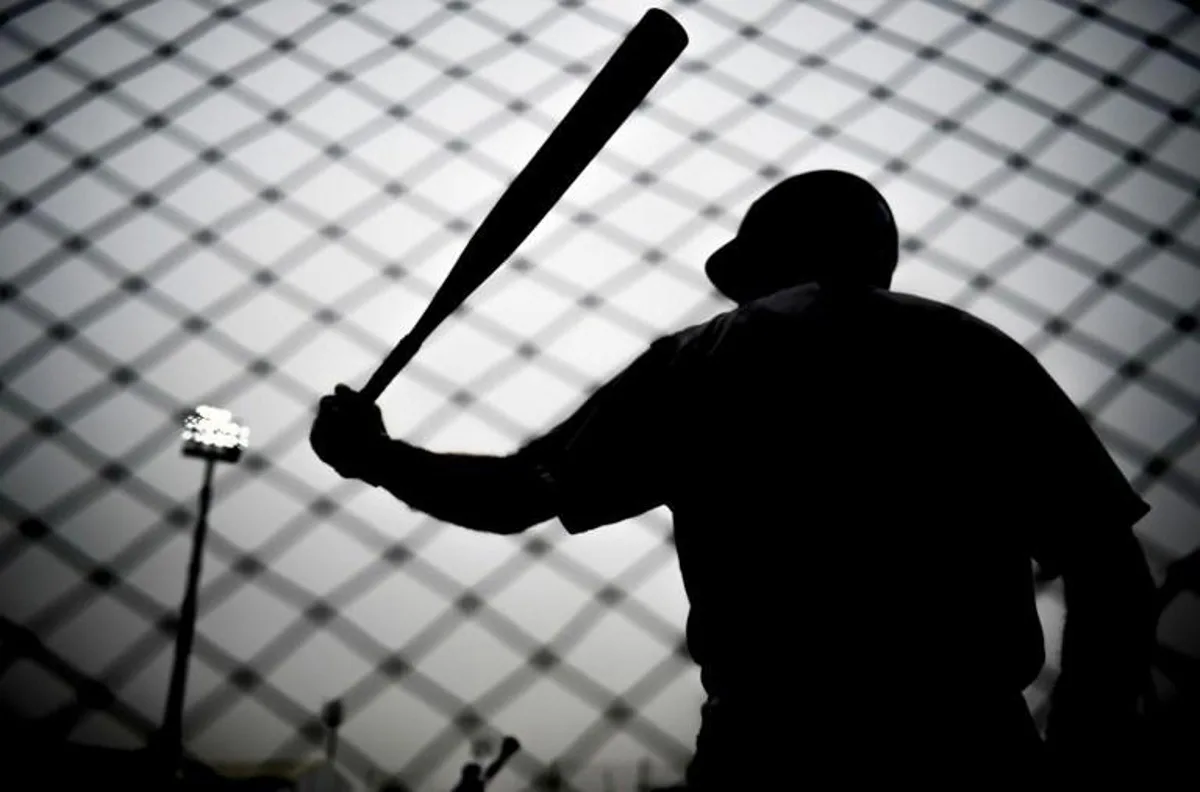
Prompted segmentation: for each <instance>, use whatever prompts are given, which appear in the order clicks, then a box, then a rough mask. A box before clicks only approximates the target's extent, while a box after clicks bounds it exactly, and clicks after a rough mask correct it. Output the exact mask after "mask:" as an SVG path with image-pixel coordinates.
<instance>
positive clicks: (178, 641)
mask: <svg viewBox="0 0 1200 792" xmlns="http://www.w3.org/2000/svg"><path fill="white" fill-rule="evenodd" d="M184 427H185V431H184V435H183V455H184V456H188V457H197V458H199V459H202V460H204V480H203V484H202V485H201V487H200V506H199V513H198V515H197V517H196V528H195V532H194V534H193V538H192V555H191V559H190V560H189V561H188V571H187V583H186V585H185V587H184V594H183V604H182V605H180V607H179V619H178V622H177V624H176V627H175V658H174V662H173V663H172V666H171V681H170V686H169V687H168V690H167V704H166V708H165V711H164V713H163V722H162V726H161V728H160V729H159V733H158V735H157V740H156V745H155V746H154V747H155V749H156V750H155V754H156V759H157V761H158V762H159V763H160V764H159V768H160V769H161V771H162V772H163V775H164V776H165V778H163V779H162V780H163V781H165V782H166V787H167V788H169V787H170V786H171V785H172V783H171V782H173V781H174V780H175V779H176V778H177V777H178V776H179V772H180V770H182V764H183V705H184V700H185V698H186V691H187V673H188V661H189V660H190V658H191V655H192V644H193V643H194V642H195V638H196V616H197V611H198V600H199V589H200V570H201V566H202V564H203V560H204V540H205V539H206V538H207V536H208V512H209V508H210V507H211V505H212V491H213V473H214V471H215V470H216V467H217V463H218V462H229V463H234V462H237V461H238V460H239V459H241V456H242V451H243V450H244V449H245V447H246V440H247V438H248V436H249V430H248V429H246V428H245V427H244V426H239V425H238V424H237V423H235V422H234V420H233V416H232V414H230V413H229V412H227V411H225V410H219V409H216V408H214V407H207V406H201V407H197V408H196V411H195V412H194V413H192V415H190V416H189V417H188V418H187V420H186V421H185V423H184Z"/></svg>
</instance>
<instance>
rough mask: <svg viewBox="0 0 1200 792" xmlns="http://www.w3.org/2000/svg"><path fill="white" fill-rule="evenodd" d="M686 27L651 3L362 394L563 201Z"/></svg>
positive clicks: (369, 393)
mask: <svg viewBox="0 0 1200 792" xmlns="http://www.w3.org/2000/svg"><path fill="white" fill-rule="evenodd" d="M687 42H688V37H687V33H686V32H685V31H684V29H683V27H682V26H681V25H680V24H679V23H678V22H676V21H675V20H674V18H672V17H671V15H670V14H668V13H667V12H665V11H662V10H660V9H657V8H655V9H651V10H649V11H647V12H646V13H645V15H643V16H642V19H641V21H639V22H638V24H637V25H635V26H634V28H633V29H632V30H631V31H630V32H629V34H628V35H627V36H626V37H625V39H624V41H622V42H621V45H620V46H619V47H618V48H617V50H616V52H614V53H613V55H612V57H610V58H609V59H608V62H607V63H605V64H604V67H603V68H602V69H601V70H600V71H599V72H598V73H597V74H596V76H595V77H594V78H593V79H592V81H591V83H590V84H589V85H588V87H587V89H586V90H584V92H583V95H582V96H580V97H579V99H578V100H576V102H575V104H574V105H573V106H572V107H571V109H570V110H569V111H568V112H567V115H566V116H565V117H564V118H563V119H562V121H560V122H559V124H558V126H556V127H555V128H554V131H552V132H551V133H550V136H549V137H548V138H546V141H545V142H544V143H543V144H542V146H541V148H540V149H538V151H537V153H536V154H534V156H533V159H531V160H530V161H529V164H528V165H526V166H525V168H524V169H522V171H521V172H520V173H518V174H517V176H516V178H514V179H513V181H512V183H511V184H509V186H508V188H507V189H506V190H505V191H504V193H503V195H501V196H500V199H499V200H498V201H497V202H496V205H495V207H493V208H492V211H491V212H490V213H488V216H487V217H486V218H485V219H484V221H483V222H482V223H481V224H480V226H479V228H478V229H477V230H476V231H475V233H474V234H473V235H472V237H471V239H470V240H469V241H468V242H467V246H466V248H465V249H464V250H463V252H462V254H461V255H460V256H459V258H458V261H456V262H455V263H454V266H453V267H452V268H451V269H450V273H449V274H448V275H447V276H446V280H445V282H444V283H442V285H441V286H440V287H439V288H438V290H437V292H436V293H435V294H434V295H433V298H432V299H431V300H430V302H429V306H428V307H427V308H426V309H425V312H424V313H423V314H422V315H421V318H420V319H419V320H418V321H417V324H416V326H415V327H414V328H413V330H412V332H410V333H409V334H408V335H407V336H405V337H404V338H403V339H402V340H401V341H400V343H399V344H397V346H396V348H395V349H393V350H392V352H391V354H389V355H388V356H387V358H386V359H385V360H384V361H383V363H382V365H380V367H379V369H378V370H377V371H376V372H375V374H373V375H372V376H371V379H370V381H369V382H368V383H367V385H366V387H364V388H363V390H362V393H363V395H365V396H366V397H367V398H369V399H371V400H372V401H374V400H376V399H377V398H378V397H379V396H380V394H382V393H383V391H384V389H385V388H386V387H387V386H388V384H389V383H390V382H391V381H392V379H393V378H395V376H396V375H397V374H399V373H400V371H401V369H403V368H404V366H406V365H408V363H409V361H410V360H412V358H413V356H415V355H416V353H417V351H418V350H419V349H420V347H421V344H422V343H424V341H425V339H426V338H428V336H429V335H430V333H432V332H433V331H434V330H435V329H436V328H437V326H438V325H439V324H441V322H442V321H443V320H444V319H445V318H446V317H448V316H449V315H450V314H452V313H454V310H455V309H456V308H457V307H458V306H459V305H461V304H462V303H463V302H464V301H465V300H466V299H467V298H468V297H469V296H470V295H471V293H472V292H474V291H475V289H477V288H478V287H479V286H480V284H482V283H483V282H484V281H485V280H487V278H488V277H490V276H491V275H492V273H494V272H495V271H496V270H497V269H499V268H500V266H501V265H503V264H504V262H505V261H507V260H508V258H509V257H510V256H511V255H512V254H513V253H514V252H516V249H517V247H518V246H519V245H520V244H521V243H522V242H524V241H525V239H526V238H527V237H528V236H529V235H530V234H531V233H532V232H533V230H534V229H535V228H536V227H537V226H538V224H539V223H541V221H542V219H543V218H545V216H546V215H547V214H548V213H549V212H550V210H551V209H552V208H554V205H555V204H556V203H558V201H559V199H560V198H562V196H563V194H564V193H565V192H566V191H567V189H568V188H569V187H570V186H571V185H572V184H573V183H574V182H575V180H576V179H577V178H578V177H579V175H580V174H581V173H582V172H583V170H584V168H586V167H587V166H588V163H590V162H591V161H592V160H593V159H594V158H595V157H596V155H597V154H599V153H600V150H601V149H602V148H604V145H605V144H606V143H607V142H608V140H609V138H611V137H612V136H613V134H614V133H615V132H616V131H617V130H618V129H619V128H620V127H621V125H622V124H623V123H624V122H625V120H626V119H627V118H629V116H630V115H632V114H633V112H634V111H635V110H636V109H637V107H638V105H640V104H641V103H642V101H643V100H644V99H645V98H646V95H647V94H649V93H650V89H652V88H653V87H654V85H655V84H656V83H657V82H658V81H659V79H660V78H661V77H662V76H663V74H665V73H666V71H667V69H668V68H669V67H670V66H671V64H672V63H674V62H675V59H676V58H678V57H679V54H680V53H681V52H683V49H684V47H686V46H687Z"/></svg>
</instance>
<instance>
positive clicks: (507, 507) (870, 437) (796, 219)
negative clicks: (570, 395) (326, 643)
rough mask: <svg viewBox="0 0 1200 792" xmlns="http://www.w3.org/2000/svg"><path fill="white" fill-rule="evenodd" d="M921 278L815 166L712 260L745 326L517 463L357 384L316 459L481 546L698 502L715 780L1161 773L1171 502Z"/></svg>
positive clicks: (759, 205) (321, 428)
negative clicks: (1156, 627)
mask: <svg viewBox="0 0 1200 792" xmlns="http://www.w3.org/2000/svg"><path fill="white" fill-rule="evenodd" d="M896 263H897V235H896V228H895V224H894V222H893V220H892V216H891V212H890V210H889V209H888V207H887V205H886V203H885V202H884V200H883V199H882V197H881V196H879V194H878V193H877V192H876V191H875V190H874V189H873V188H872V187H871V186H870V185H868V184H867V183H865V182H863V181H861V180H859V179H857V178H855V177H852V176H850V175H848V174H840V173H836V172H828V171H826V172H817V173H810V174H804V175H801V176H798V177H793V178H791V179H789V180H786V181H785V182H783V183H782V184H780V185H779V186H777V187H776V188H774V189H773V190H771V191H770V192H768V193H767V195H765V196H764V197H763V198H761V199H760V200H759V201H757V202H756V203H755V205H754V206H753V207H752V208H751V209H750V211H749V212H748V214H747V216H746V217H745V219H744V221H743V223H742V225H741V228H740V229H739V232H738V235H737V237H736V238H735V239H734V240H733V242H731V243H730V244H729V245H727V246H726V247H724V248H722V249H721V250H720V251H718V252H717V253H716V254H714V256H713V257H712V258H711V259H710V261H709V264H708V273H709V276H710V278H711V279H712V280H713V282H714V284H715V285H716V286H717V287H718V288H719V289H721V290H722V291H723V292H724V293H725V294H726V295H728V296H729V297H731V298H732V299H734V300H735V301H736V302H737V303H738V307H737V308H736V309H735V310H732V311H729V312H727V313H724V314H722V315H720V316H717V317H716V318H714V319H712V320H711V321H708V322H705V323H703V324H701V325H698V326H695V327H691V328H688V329H685V330H683V331H681V332H678V333H674V334H671V335H668V336H666V337H663V338H661V339H659V340H657V341H655V342H654V343H653V344H652V345H651V346H650V347H649V349H648V350H646V351H645V353H643V354H642V355H641V356H639V357H638V358H637V359H636V360H635V361H633V362H632V363H631V364H630V365H629V366H628V367H627V368H626V369H625V370H624V371H622V372H621V373H620V374H619V375H618V376H616V377H615V378H614V379H613V380H611V381H610V382H608V383H607V384H606V385H605V386H604V387H602V388H601V389H599V390H598V391H597V392H596V393H595V394H594V395H592V396H591V397H590V398H588V399H587V401H586V402H585V403H584V404H583V405H582V406H581V407H580V408H579V409H578V411H577V412H576V413H575V414H574V415H572V416H571V417H570V418H569V419H567V420H566V421H565V422H563V423H562V424H561V425H559V426H557V427H555V428H553V429H552V430H550V431H549V432H547V433H546V434H545V435H543V436H541V437H538V438H536V439H534V440H532V441H531V442H529V443H527V444H526V445H525V446H524V447H522V448H520V449H519V450H517V451H516V452H514V453H512V454H510V455H507V456H497V457H486V456H472V455H465V454H439V453H432V452H429V451H426V450H424V449H421V448H418V447H415V446H413V445H410V444H408V443H405V442H404V441H402V440H399V439H393V438H391V437H389V436H388V435H387V433H386V430H385V428H384V424H383V422H382V418H381V416H380V414H379V411H378V409H377V408H376V407H375V406H374V405H373V404H370V403H369V402H368V401H367V400H365V399H363V398H361V397H359V396H358V395H357V394H356V393H355V392H354V391H352V390H350V389H349V388H346V387H344V386H339V387H338V388H337V389H336V391H335V393H333V394H331V395H330V396H328V397H326V398H325V399H323V400H322V402H321V405H320V408H319V411H318V415H317V419H316V421H315V423H314V425H313V429H312V436H311V441H312V445H313V448H314V449H315V451H316V452H317V454H318V455H319V456H320V457H321V458H322V459H323V460H325V461H326V462H327V463H328V464H329V465H331V466H332V467H333V468H334V469H336V470H337V471H338V472H339V473H340V474H341V475H343V476H346V477H349V478H356V479H361V480H363V481H365V482H367V483H370V484H372V485H375V486H379V487H384V488H386V489H387V490H388V491H389V492H391V493H392V494H394V495H395V496H396V497H397V498H398V499H400V500H402V501H403V502H405V503H407V504H408V505H409V506H410V507H412V508H414V509H417V510H420V511H422V512H425V513H428V514H430V515H432V516H434V517H437V518H439V519H441V520H444V521H446V522H449V523H454V524H456V525H459V526H463V527H466V528H469V529H473V530H479V531H486V532H491V533H500V534H514V533H518V532H520V531H523V530H525V529H526V528H529V527H531V526H533V525H537V524H539V523H542V522H544V521H546V520H549V519H552V518H557V519H558V520H559V521H561V523H562V525H563V526H564V527H565V528H566V530H567V531H568V532H570V533H572V534H577V533H582V532H584V531H588V530H592V529H595V528H599V527H601V526H604V525H609V524H612V523H615V522H618V521H621V520H624V519H627V518H631V517H634V516H637V515H639V514H641V513H643V512H645V511H647V510H650V509H653V508H656V507H659V506H667V507H669V508H670V510H671V512H672V514H673V517H674V521H675V543H676V546H677V549H678V554H679V563H680V568H681V571H682V574H683V581H684V585H685V588H686V591H687V595H688V599H689V602H690V606H691V610H690V615H689V619H688V624H687V637H688V645H689V649H690V651H691V654H692V656H693V658H694V659H695V661H696V662H697V663H698V664H699V666H700V669H701V678H702V681H703V685H704V688H705V690H706V692H707V693H708V695H709V701H708V703H707V705H706V706H705V707H704V711H703V725H702V728H701V731H700V733H699V735H698V737H697V741H696V755H695V758H694V760H693V762H692V764H691V767H690V769H689V771H688V777H687V783H688V786H689V788H690V789H694V790H732V789H742V790H753V789H758V788H761V789H776V788H777V789H785V788H786V789H794V788H797V787H798V785H800V784H802V783H803V781H804V779H810V780H811V779H817V778H822V777H825V775H828V774H832V775H831V777H833V778H836V779H838V783H839V785H843V784H850V783H853V782H855V781H860V780H880V779H883V780H889V781H897V782H900V781H916V782H921V783H926V784H928V783H931V782H932V783H938V784H944V785H947V786H955V787H958V788H973V787H975V786H976V785H979V784H988V785H992V784H1003V783H1006V782H1009V781H1011V782H1014V783H1015V782H1018V781H1021V780H1027V779H1029V778H1030V777H1031V775H1032V774H1037V775H1038V776H1039V777H1046V774H1048V773H1051V772H1053V773H1057V774H1058V777H1059V778H1063V777H1064V776H1067V775H1070V776H1077V775H1084V774H1096V775H1102V776H1103V777H1105V778H1108V779H1113V778H1115V777H1116V774H1118V773H1125V772H1132V769H1133V767H1134V764H1135V758H1134V757H1135V750H1134V744H1135V740H1134V723H1135V721H1136V706H1137V703H1136V702H1137V699H1138V696H1139V694H1140V693H1141V692H1142V690H1144V683H1145V678H1146V673H1147V669H1148V663H1149V656H1150V651H1151V646H1152V639H1153V626H1152V625H1153V620H1152V618H1151V616H1150V613H1151V608H1152V605H1153V603H1152V594H1153V584H1152V580H1151V578H1150V575H1149V572H1148V569H1147V566H1146V562H1145V558H1144V556H1143V554H1142V552H1141V550H1140V547H1139V545H1138V544H1137V541H1136V539H1135V536H1134V533H1133V531H1132V526H1133V525H1134V524H1135V523H1136V522H1137V521H1138V520H1139V519H1141V518H1142V517H1143V516H1144V515H1145V514H1146V513H1147V511H1148V507H1147V505H1146V504H1145V503H1144V502H1143V501H1142V500H1141V499H1140V498H1139V497H1138V496H1137V494H1136V493H1135V492H1134V491H1133V490H1132V489H1131V487H1130V486H1129V484H1128V482H1127V481H1126V480H1125V479H1124V477H1123V476H1122V474H1121V472H1120V471H1119V469H1118V468H1117V467H1116V465H1115V464H1114V463H1113V461H1112V459H1111V458H1110V457H1109V455H1108V454H1107V452H1106V451H1105V449H1104V447H1103V445H1102V444H1101V443H1100V441H1099V440H1098V439H1097V437H1096V435H1095V434H1094V433H1093V431H1092V430H1091V428H1090V426H1089V424H1088V423H1087V421H1086V420H1085V419H1084V417H1083V416H1082V415H1081V414H1080V412H1079V411H1078V410H1077V409H1076V408H1075V406H1074V405H1073V404H1072V402H1071V401H1070V399H1069V398H1068V397H1067V396H1066V395H1065V394H1064V393H1063V391H1062V390H1061V389H1060V388H1059V387H1058V386H1057V385H1056V384H1055V382H1054V381H1053V379H1052V378H1051V377H1050V376H1049V375H1048V374H1047V372H1046V371H1045V370H1044V369H1043V368H1042V367H1041V366H1040V365H1039V363H1038V361H1037V360H1036V359H1035V358H1034V357H1033V356H1032V355H1031V354H1029V353H1028V352H1027V351H1026V350H1025V349H1023V348H1022V347H1021V346H1020V345H1019V344H1017V343H1016V342H1014V341H1013V340H1011V339H1010V338H1008V337H1007V336H1005V335H1004V334H1003V333H1001V332H1000V331H998V330H997V329H995V328H994V327H992V326H990V325H988V324H986V323H984V322H982V321H979V320H977V319H975V318H973V317H971V316H970V315H968V314H966V313H964V312H962V311H959V310H957V309H955V308H953V307H950V306H947V305H942V304H939V303H936V302H933V301H930V300H926V299H921V298H918V297H914V296H911V295H905V294H899V293H896V292H892V291H891V290H890V289H889V286H890V283H891V278H892V273H893V271H894V268H895V266H896ZM1034 562H1036V563H1037V564H1038V565H1040V567H1041V568H1042V570H1043V572H1044V573H1046V574H1049V575H1051V576H1061V577H1062V579H1063V581H1064V585H1065V594H1066V598H1067V605H1068V609H1069V613H1070V616H1069V618H1068V623H1067V627H1066V634H1065V638H1064V648H1063V656H1062V667H1063V673H1062V675H1061V677H1060V680H1059V682H1058V684H1057V686H1056V688H1055V691H1054V707H1053V716H1052V719H1051V722H1050V724H1049V728H1048V734H1047V738H1046V740H1045V741H1043V739H1042V737H1041V736H1040V735H1039V733H1038V730H1037V729H1036V728H1035V726H1034V723H1033V721H1032V718H1031V716H1030V713H1029V710H1028V708H1027V707H1026V705H1025V702H1024V700H1023V698H1022V690H1023V689H1024V688H1025V687H1027V686H1028V685H1029V684H1030V683H1031V682H1032V681H1033V680H1034V679H1035V677H1036V676H1037V675H1038V673H1039V672H1040V670H1041V669H1042V667H1043V664H1044V662H1045V660H1046V658H1045V656H1044V650H1043V635H1042V631H1041V626H1040V622H1039V618H1038V614H1037V611H1036V609H1035V603H1034V588H1033V579H1032V568H1033V563H1034ZM398 607H402V605H398Z"/></svg>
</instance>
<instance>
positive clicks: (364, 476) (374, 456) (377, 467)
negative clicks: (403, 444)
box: [355, 434, 394, 487]
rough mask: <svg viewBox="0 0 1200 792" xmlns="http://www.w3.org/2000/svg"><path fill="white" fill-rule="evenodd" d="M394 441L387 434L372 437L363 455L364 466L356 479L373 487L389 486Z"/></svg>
mask: <svg viewBox="0 0 1200 792" xmlns="http://www.w3.org/2000/svg"><path fill="white" fill-rule="evenodd" d="M393 446H394V441H393V440H392V438H390V437H389V436H388V435H386V434H379V435H378V436H375V437H372V438H371V440H370V442H368V443H367V444H366V448H365V449H364V452H363V455H362V466H361V468H360V470H359V472H358V475H357V476H356V477H355V478H357V479H358V480H359V481H362V482H364V483H366V484H370V485H371V486H372V487H384V486H386V485H387V473H388V470H389V469H390V468H391V467H392V465H391V457H392V455H393V454H392V450H393Z"/></svg>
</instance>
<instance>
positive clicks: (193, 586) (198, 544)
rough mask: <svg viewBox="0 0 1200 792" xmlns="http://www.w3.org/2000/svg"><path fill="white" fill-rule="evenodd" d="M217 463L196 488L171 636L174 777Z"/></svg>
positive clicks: (168, 740)
mask: <svg viewBox="0 0 1200 792" xmlns="http://www.w3.org/2000/svg"><path fill="white" fill-rule="evenodd" d="M216 466H217V460H216V459H215V458H212V457H209V458H206V459H205V460H204V484H203V485H202V486H201V488H200V514H199V516H198V517H197V519H196V528H195V533H194V535H193V539H192V557H191V560H190V561H189V562H188V575H187V587H186V589H185V591H184V595H183V604H182V605H181V606H180V608H179V621H178V624H177V626H176V633H175V660H174V664H173V665H172V667H171V686H170V688H169V689H168V693H167V707H166V714H165V715H164V716H163V726H162V734H161V741H162V749H163V761H164V762H165V763H166V767H167V768H168V769H169V771H170V772H171V773H172V774H174V772H175V771H176V770H177V769H178V767H179V763H180V760H181V759H182V758H183V702H184V696H185V693H186V690H187V673H188V660H189V659H190V658H191V655H192V644H193V643H194V641H195V639H196V610H197V605H196V603H197V599H198V591H199V588H200V568H201V565H202V563H203V558H204V540H205V538H206V537H207V536H208V510H209V507H210V505H211V504H212V481H213V470H214V469H215V468H216Z"/></svg>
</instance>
